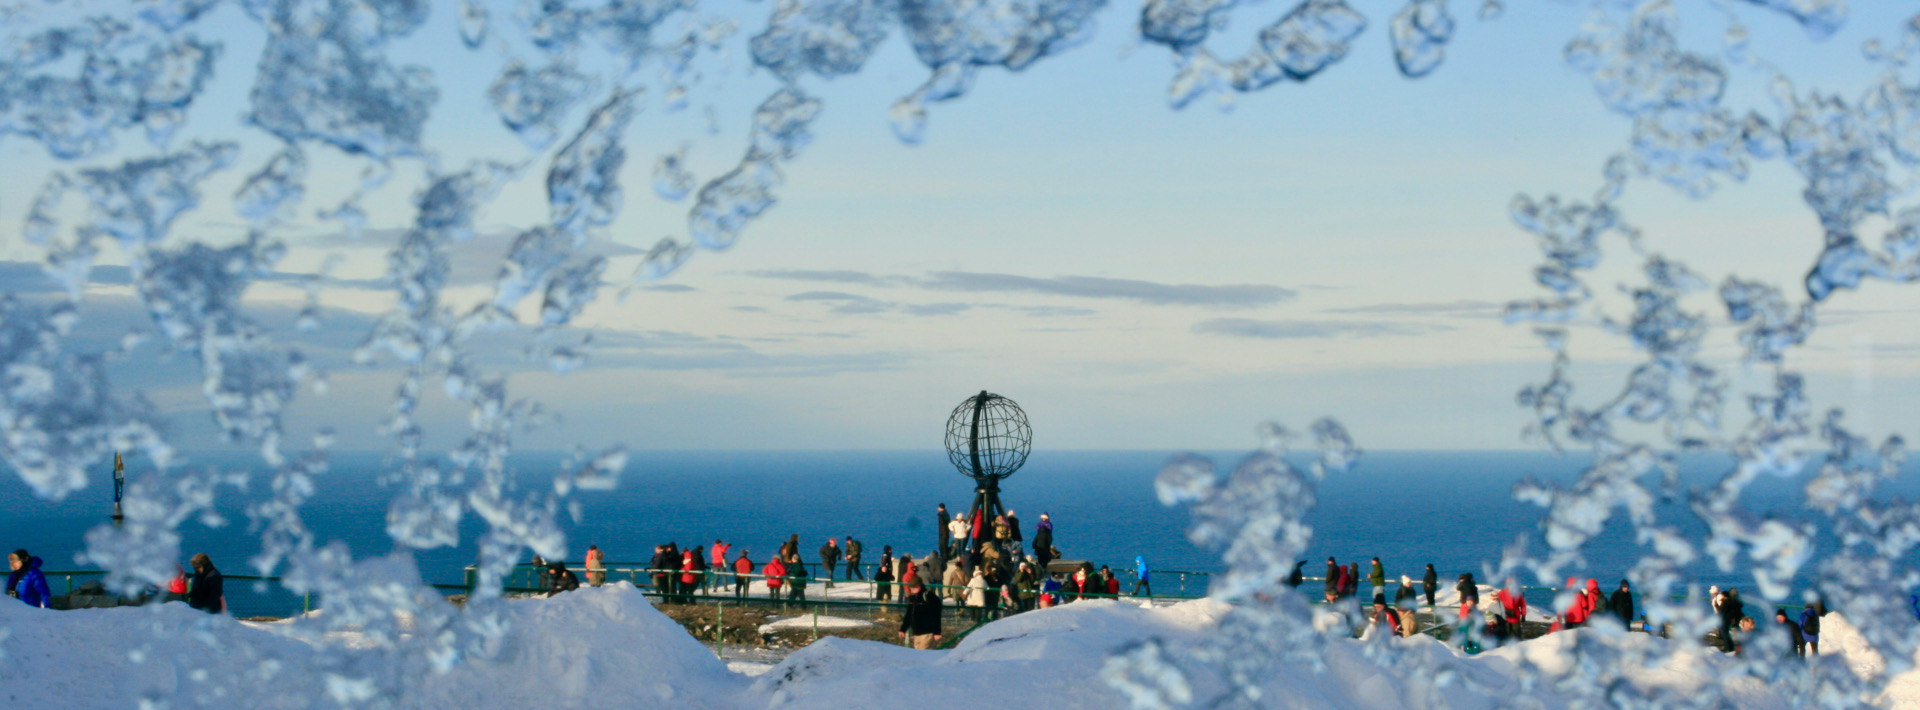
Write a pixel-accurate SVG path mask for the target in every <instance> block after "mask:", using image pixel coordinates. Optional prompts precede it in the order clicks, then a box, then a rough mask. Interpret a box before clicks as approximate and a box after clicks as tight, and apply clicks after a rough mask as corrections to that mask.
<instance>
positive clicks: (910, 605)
mask: <svg viewBox="0 0 1920 710" xmlns="http://www.w3.org/2000/svg"><path fill="white" fill-rule="evenodd" d="M906 601H907V610H906V613H903V614H901V615H900V638H901V640H902V641H907V642H909V643H910V644H911V645H912V646H913V647H914V648H917V649H920V650H928V649H931V648H933V647H934V644H937V643H939V642H940V595H938V594H934V593H933V590H930V589H927V586H926V585H925V584H921V583H920V580H919V579H912V580H909V581H908V582H907V598H906Z"/></svg>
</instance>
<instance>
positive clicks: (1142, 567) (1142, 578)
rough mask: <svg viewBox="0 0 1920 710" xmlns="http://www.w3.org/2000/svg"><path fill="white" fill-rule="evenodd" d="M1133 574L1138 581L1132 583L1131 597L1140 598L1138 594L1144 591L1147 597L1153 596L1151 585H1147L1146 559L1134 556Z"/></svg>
mask: <svg viewBox="0 0 1920 710" xmlns="http://www.w3.org/2000/svg"><path fill="white" fill-rule="evenodd" d="M1133 572H1134V574H1135V575H1136V576H1138V577H1139V579H1138V580H1136V581H1135V582H1134V583H1133V595H1134V596H1136V597H1137V596H1140V592H1141V591H1143V590H1144V591H1145V592H1146V593H1147V596H1153V585H1152V584H1149V583H1147V558H1145V557H1142V556H1140V555H1134V557H1133Z"/></svg>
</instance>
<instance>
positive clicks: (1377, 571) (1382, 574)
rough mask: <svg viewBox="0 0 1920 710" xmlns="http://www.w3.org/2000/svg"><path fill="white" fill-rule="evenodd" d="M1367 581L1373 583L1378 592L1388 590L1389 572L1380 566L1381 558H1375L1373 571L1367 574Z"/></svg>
mask: <svg viewBox="0 0 1920 710" xmlns="http://www.w3.org/2000/svg"><path fill="white" fill-rule="evenodd" d="M1367 581H1368V582H1372V583H1373V588H1374V589H1376V590H1383V589H1385V588H1386V586H1387V570H1386V568H1385V567H1381V566H1380V558H1378V557H1375V558H1373V571H1372V572H1369V573H1368V574H1367Z"/></svg>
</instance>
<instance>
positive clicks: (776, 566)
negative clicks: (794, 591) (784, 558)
mask: <svg viewBox="0 0 1920 710" xmlns="http://www.w3.org/2000/svg"><path fill="white" fill-rule="evenodd" d="M760 574H761V575H762V576H765V577H766V578H767V598H768V599H779V598H780V585H782V584H785V583H786V581H787V563H785V562H781V561H780V558H778V557H775V558H773V559H771V560H767V566H766V567H764V568H761V570H760Z"/></svg>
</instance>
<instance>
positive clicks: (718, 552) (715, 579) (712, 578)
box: [707, 538, 733, 593]
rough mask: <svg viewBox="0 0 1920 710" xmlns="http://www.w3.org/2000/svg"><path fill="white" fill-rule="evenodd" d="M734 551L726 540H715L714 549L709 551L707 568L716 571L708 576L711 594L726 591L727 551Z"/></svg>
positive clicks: (708, 586) (708, 587)
mask: <svg viewBox="0 0 1920 710" xmlns="http://www.w3.org/2000/svg"><path fill="white" fill-rule="evenodd" d="M730 549H733V546H732V545H728V544H727V542H726V541H725V540H720V539H718V538H716V539H714V541H713V547H711V548H708V549H707V567H708V568H710V569H712V570H714V571H713V572H710V573H708V574H707V589H708V590H709V593H711V592H716V591H720V592H723V591H726V588H727V580H726V571H727V569H728V567H727V551H728V550H730Z"/></svg>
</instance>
